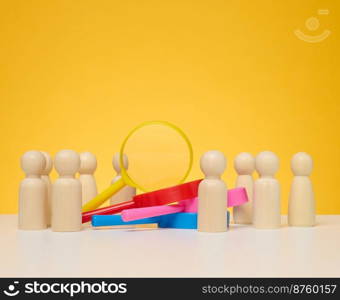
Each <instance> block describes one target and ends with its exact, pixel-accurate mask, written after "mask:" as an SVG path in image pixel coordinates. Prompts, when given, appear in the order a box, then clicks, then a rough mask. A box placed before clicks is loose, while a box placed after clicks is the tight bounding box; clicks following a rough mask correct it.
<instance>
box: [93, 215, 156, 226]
mask: <svg viewBox="0 0 340 300" xmlns="http://www.w3.org/2000/svg"><path fill="white" fill-rule="evenodd" d="M151 223H159V218H158V217H154V218H145V219H141V220H138V221H131V222H124V221H123V220H122V218H121V216H120V215H94V216H92V226H95V227H96V226H121V225H138V224H151Z"/></svg>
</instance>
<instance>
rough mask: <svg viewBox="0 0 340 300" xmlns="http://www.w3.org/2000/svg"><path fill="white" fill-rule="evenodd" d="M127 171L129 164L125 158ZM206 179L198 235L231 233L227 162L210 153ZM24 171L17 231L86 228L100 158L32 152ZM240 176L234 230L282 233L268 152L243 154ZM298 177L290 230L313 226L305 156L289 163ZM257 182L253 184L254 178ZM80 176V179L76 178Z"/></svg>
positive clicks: (124, 196) (121, 195) (117, 199)
mask: <svg viewBox="0 0 340 300" xmlns="http://www.w3.org/2000/svg"><path fill="white" fill-rule="evenodd" d="M123 163H124V167H125V168H126V169H127V167H128V160H127V157H126V156H124V161H123ZM53 165H54V167H55V169H56V171H57V172H58V174H59V177H58V178H57V179H56V180H55V181H54V182H53V184H52V183H51V180H50V177H49V174H50V172H51V170H52V167H53ZM200 166H201V170H202V172H203V174H204V175H205V178H204V179H203V180H202V181H201V182H200V184H199V188H198V209H197V229H198V231H201V232H224V231H226V230H227V206H226V197H227V187H226V184H225V182H224V181H223V180H222V179H221V176H222V174H223V172H224V170H225V168H226V159H225V156H224V155H223V153H222V152H220V151H216V150H214V151H208V152H206V153H205V154H204V155H203V156H202V157H201V160H200ZM21 167H22V169H23V171H24V172H25V174H26V178H25V179H23V180H22V182H21V184H20V189H19V229H23V230H41V229H46V228H47V227H49V226H51V229H52V231H59V232H67V231H79V230H81V228H82V213H81V211H82V205H84V204H85V203H87V202H88V201H89V200H91V199H93V198H94V197H95V196H96V195H97V186H96V181H95V177H94V172H95V170H96V167H97V160H96V157H95V156H94V155H93V154H92V153H90V152H83V153H80V154H78V153H77V152H75V151H73V150H62V151H59V152H58V153H57V154H56V155H55V158H54V161H52V158H51V156H50V155H49V154H48V153H46V152H43V151H28V152H26V153H25V154H24V155H23V156H22V157H21ZM113 167H114V169H115V170H116V172H117V176H116V177H115V178H114V179H113V181H112V182H114V181H116V180H118V179H119V178H120V177H121V175H120V165H119V155H118V154H116V155H114V157H113ZM234 167H235V170H236V172H237V174H238V177H237V181H236V187H244V188H245V189H246V191H247V195H248V199H249V201H248V202H247V203H245V204H243V205H240V206H236V207H234V208H233V218H234V223H236V224H253V225H254V227H255V228H259V229H274V228H279V227H280V224H281V203H280V185H279V182H278V181H277V180H276V179H275V177H274V176H275V173H276V172H277V171H278V168H279V159H278V157H277V156H276V155H275V154H274V153H273V152H270V151H264V152H261V153H259V154H258V155H257V156H256V157H253V156H252V155H251V154H250V153H245V152H243V153H240V154H239V155H237V156H236V158H235V160H234ZM291 168H292V171H293V174H294V177H293V182H292V185H291V191H290V196H289V197H290V198H289V210H288V223H289V225H291V226H313V225H315V200H314V194H313V188H312V183H311V181H310V179H309V175H310V174H311V172H312V168H313V161H312V158H311V157H310V155H308V154H307V153H304V152H299V153H296V154H295V155H294V156H293V158H292V160H291ZM255 170H256V171H257V172H258V174H259V178H258V179H257V180H256V181H255V182H254V179H253V177H252V174H253V172H254V171H255ZM77 173H79V178H77V177H76V174H77ZM135 195H136V189H135V188H133V187H130V186H126V187H124V188H123V189H122V190H120V191H119V192H118V193H117V194H115V195H114V196H112V198H111V199H110V204H111V205H113V204H117V203H122V202H125V201H129V200H131V199H132V197H133V196H135Z"/></svg>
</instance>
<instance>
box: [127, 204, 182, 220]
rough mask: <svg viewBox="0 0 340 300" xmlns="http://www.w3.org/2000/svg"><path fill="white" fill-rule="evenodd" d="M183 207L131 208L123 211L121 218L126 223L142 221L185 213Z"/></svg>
mask: <svg viewBox="0 0 340 300" xmlns="http://www.w3.org/2000/svg"><path fill="white" fill-rule="evenodd" d="M183 210H184V206H183V205H159V206H151V207H142V208H131V209H125V210H123V211H122V213H121V216H122V219H123V220H124V221H125V222H129V221H134V220H140V219H144V218H150V217H156V216H162V215H167V214H174V213H178V212H183Z"/></svg>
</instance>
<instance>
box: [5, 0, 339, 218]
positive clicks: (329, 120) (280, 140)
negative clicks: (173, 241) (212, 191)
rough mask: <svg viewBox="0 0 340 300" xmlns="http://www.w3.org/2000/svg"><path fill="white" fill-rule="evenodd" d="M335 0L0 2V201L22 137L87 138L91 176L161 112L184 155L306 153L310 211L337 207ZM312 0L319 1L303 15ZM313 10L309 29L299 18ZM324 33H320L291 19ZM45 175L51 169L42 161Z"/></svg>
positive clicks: (78, 143)
mask: <svg viewBox="0 0 340 300" xmlns="http://www.w3.org/2000/svg"><path fill="white" fill-rule="evenodd" d="M339 4H340V1H337V0H334V1H330V0H328V1H327V0H325V1H316V0H314V1H312V0H305V1H302V0H299V1H296V0H289V1H287V0H281V1H279V0H277V1H269V0H239V1H237V0H223V1H222V0H209V1H208V0H205V1H198V0H190V1H189V0H180V1H179V0H171V1H170V0H169V1H159V0H157V1H149V0H148V1H141V0H140V1H137V0H136V1H131V0H127V1H114V0H108V1H101V0H92V1H84V0H82V1H75V0H73V1H72V0H59V1H52V0H49V1H46V0H44V1H24V0H23V1H16V0H15V1H10V0H8V1H4V0H1V1H0V101H1V106H0V108H1V112H0V116H1V117H0V136H1V141H2V142H1V150H0V151H1V152H0V166H1V173H0V174H1V175H0V182H1V200H0V213H15V212H16V211H17V190H18V185H19V182H20V180H21V179H22V178H23V177H24V175H23V173H22V171H21V169H20V165H19V158H20V156H21V155H22V154H23V153H24V152H25V151H27V150H30V149H38V150H46V151H48V152H50V153H51V154H53V155H54V154H55V153H56V152H57V151H58V150H60V149H74V150H76V151H79V152H81V151H85V150H88V151H91V152H93V153H95V154H96V155H97V158H98V169H97V172H96V178H97V182H98V187H99V189H100V190H101V189H103V188H104V187H106V186H107V185H108V183H109V182H110V181H111V179H112V177H113V176H114V171H113V169H112V166H111V158H112V155H113V153H114V152H116V151H117V150H118V149H119V145H120V143H121V141H122V140H123V138H124V136H125V135H126V133H127V132H128V131H129V130H130V129H131V128H132V127H134V126H135V125H137V124H138V123H140V122H142V121H146V120H154V119H161V120H167V121H169V122H172V123H174V124H177V125H178V126H179V127H181V128H182V129H183V130H184V131H185V132H186V133H187V134H188V135H189V137H190V139H191V141H192V144H193V147H194V151H195V165H194V169H193V172H192V173H191V175H190V179H193V178H197V177H201V173H200V170H199V167H198V164H197V162H198V159H199V156H200V155H201V154H202V153H203V152H204V151H206V150H210V149H219V150H221V151H223V152H224V153H225V155H226V156H227V158H228V162H229V165H228V169H227V171H226V173H225V175H224V179H225V180H226V182H227V185H228V186H229V187H232V186H233V185H234V182H235V178H236V174H235V172H234V170H233V166H232V161H233V158H234V157H235V155H236V154H237V153H239V152H242V151H248V152H251V153H253V154H256V153H258V152H259V151H262V150H272V151H274V152H276V153H277V154H278V156H279V157H280V163H281V167H280V170H279V172H278V174H277V178H278V179H279V180H280V182H281V185H282V212H283V213H286V212H287V199H288V191H289V185H290V181H291V178H292V174H291V171H290V158H291V156H292V155H293V154H294V153H296V152H298V151H306V152H308V153H310V154H311V155H312V156H313V158H314V162H315V168H314V172H313V175H312V180H313V182H314V188H315V193H316V198H317V212H318V213H319V214H339V213H340V199H339V196H338V195H339V192H338V189H339V172H340V171H339V162H340V160H339V154H340V153H339V144H340V143H339V129H340V126H339V125H340V121H339V90H340V87H339V85H340V84H339V83H340V82H339V69H340V64H339V53H340V47H339V23H340V15H339V12H340V5H339ZM318 9H329V11H330V14H329V15H327V16H325V15H322V16H319V15H317V11H318ZM311 16H315V17H317V18H318V19H319V21H320V28H319V29H318V30H316V31H314V32H312V31H309V30H308V29H307V28H306V27H305V21H306V20H307V19H308V18H309V17H311ZM298 28H300V29H301V30H302V31H304V32H305V33H306V34H310V35H317V34H320V33H322V32H323V30H325V29H329V30H331V32H332V33H331V35H330V37H328V38H327V39H326V40H324V41H322V42H320V43H314V44H312V43H307V42H304V41H302V40H300V39H298V38H297V37H296V36H295V35H294V33H293V31H294V30H295V29H298ZM52 177H53V178H55V177H56V173H55V171H53V173H52Z"/></svg>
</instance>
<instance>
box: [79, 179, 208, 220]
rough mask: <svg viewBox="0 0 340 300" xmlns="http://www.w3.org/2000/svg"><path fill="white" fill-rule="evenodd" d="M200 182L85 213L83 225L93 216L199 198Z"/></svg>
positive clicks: (142, 195)
mask: <svg viewBox="0 0 340 300" xmlns="http://www.w3.org/2000/svg"><path fill="white" fill-rule="evenodd" d="M200 181H201V179H200V180H195V181H191V182H187V183H183V184H180V185H176V186H174V187H170V188H166V189H161V190H158V191H155V192H150V193H145V194H140V195H137V196H135V197H133V199H132V201H128V202H123V203H119V204H115V205H111V206H108V207H104V208H99V209H96V210H92V211H86V212H83V223H85V222H88V221H90V219H91V216H93V215H111V214H117V213H119V212H121V211H123V210H124V209H128V208H135V207H149V206H158V205H165V204H170V203H173V202H177V201H181V200H185V199H190V198H194V197H196V196H197V189H198V185H199V183H200ZM108 193H109V192H108Z"/></svg>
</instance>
